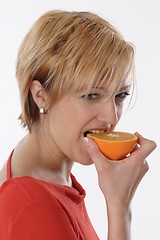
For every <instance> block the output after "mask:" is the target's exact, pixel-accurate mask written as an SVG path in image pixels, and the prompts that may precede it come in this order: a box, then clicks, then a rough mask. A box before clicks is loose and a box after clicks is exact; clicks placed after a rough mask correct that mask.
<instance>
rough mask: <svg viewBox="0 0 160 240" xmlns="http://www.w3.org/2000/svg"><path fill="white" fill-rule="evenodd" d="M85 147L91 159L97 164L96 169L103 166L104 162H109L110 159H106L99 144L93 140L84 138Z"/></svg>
mask: <svg viewBox="0 0 160 240" xmlns="http://www.w3.org/2000/svg"><path fill="white" fill-rule="evenodd" d="M83 141H84V145H85V147H86V150H87V152H88V154H89V156H90V158H91V159H92V160H93V162H94V163H95V165H96V167H98V166H101V165H102V162H104V161H105V162H106V161H107V160H108V161H109V159H108V158H106V157H105V156H104V155H103V154H102V153H101V152H100V150H99V148H98V146H97V144H96V143H95V141H94V140H93V139H90V138H87V137H84V138H83Z"/></svg>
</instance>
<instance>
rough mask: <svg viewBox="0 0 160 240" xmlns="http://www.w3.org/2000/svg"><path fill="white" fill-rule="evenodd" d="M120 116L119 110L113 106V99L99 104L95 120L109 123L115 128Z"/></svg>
mask: <svg viewBox="0 0 160 240" xmlns="http://www.w3.org/2000/svg"><path fill="white" fill-rule="evenodd" d="M120 116H121V110H120V109H119V108H118V106H117V105H116V104H115V99H108V100H107V101H105V102H102V103H101V106H100V111H99V114H98V115H97V120H98V121H101V122H103V123H105V124H106V123H110V124H111V125H112V126H115V125H116V124H117V123H118V121H119V119H120Z"/></svg>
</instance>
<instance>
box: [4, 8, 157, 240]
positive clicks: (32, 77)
mask: <svg viewBox="0 0 160 240" xmlns="http://www.w3.org/2000/svg"><path fill="white" fill-rule="evenodd" d="M133 73H134V48H133V46H132V45H131V44H129V43H127V42H126V41H125V40H124V39H123V38H122V36H121V35H120V34H119V33H118V31H117V30H116V29H115V28H114V27H113V26H112V25H110V24H109V23H108V22H107V21H105V20H103V19H102V18H100V17H99V16H97V15H95V14H93V13H87V12H64V11H50V12H47V13H45V14H44V15H43V16H41V17H40V18H39V19H38V20H37V21H36V22H35V24H34V25H33V27H32V28H31V29H30V31H29V32H28V34H27V35H26V37H25V38H24V40H23V42H22V45H21V47H20V50H19V54H18V59H17V69H16V76H17V80H18V84H19V90H20V98H21V105H22V113H21V115H20V119H21V123H22V125H23V126H24V127H26V128H27V129H28V132H27V134H26V136H25V137H24V138H23V139H22V140H21V141H20V142H19V143H18V144H17V145H16V147H15V149H14V150H13V151H12V153H11V155H10V156H9V159H8V161H7V163H6V165H5V166H4V167H3V169H2V170H1V173H0V179H1V189H0V213H1V214H0V236H1V240H20V239H21V240H22V239H23V240H28V239H32V240H37V239H46V240H53V239H59V240H66V239H69V240H76V239H81V240H82V239H86V240H96V239H98V236H97V234H96V232H95V230H94V228H93V226H92V224H91V222H90V220H89V217H88V215H87V211H86V208H85V204H84V197H85V191H84V189H83V188H82V187H81V185H80V184H79V183H78V182H77V181H76V179H75V177H74V176H73V175H72V173H71V169H72V166H73V164H74V162H77V163H80V164H83V165H90V164H93V163H94V164H95V167H96V170H97V174H98V180H99V187H100V189H101V191H102V192H103V194H104V198H105V200H106V206H107V216H108V239H109V240H117V239H118V240H122V239H123V240H128V239H130V224H131V209H130V204H131V200H132V197H133V195H134V192H135V191H136V188H137V186H138V184H139V182H140V181H141V179H142V177H143V176H144V175H145V173H146V172H147V170H148V164H147V162H146V161H145V158H146V157H147V156H148V155H149V154H150V153H151V152H152V151H153V150H154V148H155V147H156V144H155V143H154V142H153V141H151V140H147V139H145V138H143V137H142V136H141V135H140V134H138V133H137V136H138V139H139V140H138V145H137V146H136V148H135V149H134V151H133V152H132V153H131V155H130V156H129V157H127V158H125V159H124V160H121V161H114V162H113V161H111V160H109V159H107V158H106V157H104V156H103V154H102V153H101V152H100V151H99V149H98V147H97V146H96V144H95V143H94V141H91V139H89V138H87V133H88V132H91V131H95V130H96V131H109V130H114V128H115V127H116V124H117V123H118V121H119V119H120V117H121V114H122V110H123V103H124V100H125V98H126V97H127V95H129V92H130V89H131V88H132V86H133ZM6 169H7V170H6ZM6 171H7V176H6ZM124 176H125V178H124Z"/></svg>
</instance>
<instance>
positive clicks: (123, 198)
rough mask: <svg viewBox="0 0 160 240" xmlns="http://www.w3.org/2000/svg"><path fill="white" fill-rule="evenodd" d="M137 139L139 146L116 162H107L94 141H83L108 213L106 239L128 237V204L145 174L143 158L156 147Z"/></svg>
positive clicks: (129, 219)
mask: <svg viewBox="0 0 160 240" xmlns="http://www.w3.org/2000/svg"><path fill="white" fill-rule="evenodd" d="M136 135H137V136H138V144H137V146H136V147H135V149H134V151H133V152H132V153H131V154H130V156H128V157H127V158H125V159H123V160H119V161H113V160H109V159H107V158H106V157H105V156H104V155H103V154H102V153H101V152H100V151H99V149H98V147H97V145H96V143H95V142H94V140H92V139H89V138H86V141H85V145H86V149H87V152H88V154H89V155H90V157H91V159H92V160H93V162H94V164H95V167H96V170H97V173H98V182H99V187H100V189H101V191H102V192H103V194H104V197H105V200H106V204H107V214H108V240H117V239H118V240H129V239H130V238H131V236H130V235H131V211H130V203H131V200H132V198H133V196H134V193H135V191H136V189H137V186H138V185H139V183H140V181H141V179H142V178H143V176H144V175H145V174H146V172H147V171H148V169H149V167H148V163H147V161H146V160H145V159H146V157H147V156H148V155H149V154H150V153H151V152H152V151H153V150H154V149H155V148H156V144H155V142H154V141H151V140H148V139H145V138H143V137H142V136H141V135H140V134H138V133H136Z"/></svg>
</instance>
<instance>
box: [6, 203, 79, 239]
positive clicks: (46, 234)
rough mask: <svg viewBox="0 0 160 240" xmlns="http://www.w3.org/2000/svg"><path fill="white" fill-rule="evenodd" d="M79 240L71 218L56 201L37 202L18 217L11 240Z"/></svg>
mask: <svg viewBox="0 0 160 240" xmlns="http://www.w3.org/2000/svg"><path fill="white" fill-rule="evenodd" d="M22 239H23V240H29V239H32V240H54V239H55V240H56V239H57V240H66V239H69V240H77V237H76V234H75V232H74V229H73V226H72V224H71V222H70V219H69V217H68V216H67V214H66V213H65V211H64V210H63V208H62V207H61V206H59V204H58V203H56V201H54V202H50V201H48V202H47V201H45V202H43V201H42V202H35V203H31V204H30V205H28V206H27V207H26V208H25V209H24V210H23V211H22V212H21V214H20V215H19V216H18V218H17V220H16V222H15V224H14V226H13V228H12V230H11V238H10V240H22Z"/></svg>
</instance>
